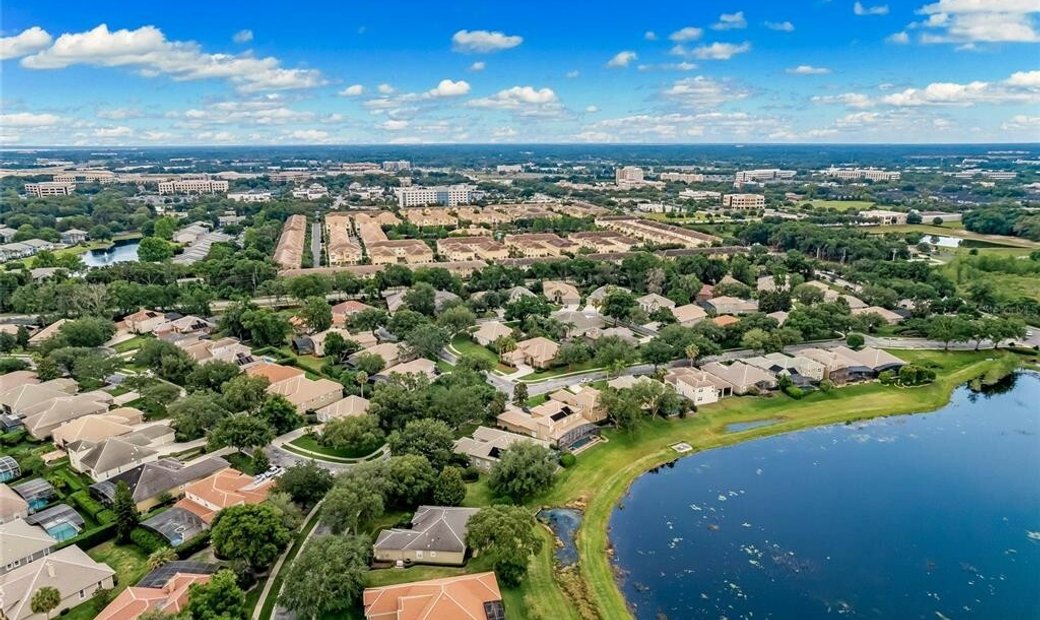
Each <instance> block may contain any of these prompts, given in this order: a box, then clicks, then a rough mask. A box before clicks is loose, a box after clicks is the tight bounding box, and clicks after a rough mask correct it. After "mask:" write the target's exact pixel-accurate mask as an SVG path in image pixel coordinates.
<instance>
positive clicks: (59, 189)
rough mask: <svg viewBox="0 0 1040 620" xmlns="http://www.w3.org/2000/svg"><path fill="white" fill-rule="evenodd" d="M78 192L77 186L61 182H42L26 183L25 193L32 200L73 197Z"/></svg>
mask: <svg viewBox="0 0 1040 620" xmlns="http://www.w3.org/2000/svg"><path fill="white" fill-rule="evenodd" d="M75 191H76V184H75V183H69V182H60V181H41V182H39V183H26V184H25V193H26V195H28V196H29V197H30V198H44V197H46V196H71V195H72V194H73V192H75Z"/></svg>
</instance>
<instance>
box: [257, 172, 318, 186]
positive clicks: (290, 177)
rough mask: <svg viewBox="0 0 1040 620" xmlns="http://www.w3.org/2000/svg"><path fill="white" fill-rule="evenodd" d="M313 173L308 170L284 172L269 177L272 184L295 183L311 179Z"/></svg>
mask: <svg viewBox="0 0 1040 620" xmlns="http://www.w3.org/2000/svg"><path fill="white" fill-rule="evenodd" d="M311 176H312V173H310V172H308V171H306V170H282V171H280V172H272V173H270V174H268V175H267V177H268V178H269V179H271V182H272V183H295V182H297V181H304V180H306V179H309V178H311Z"/></svg>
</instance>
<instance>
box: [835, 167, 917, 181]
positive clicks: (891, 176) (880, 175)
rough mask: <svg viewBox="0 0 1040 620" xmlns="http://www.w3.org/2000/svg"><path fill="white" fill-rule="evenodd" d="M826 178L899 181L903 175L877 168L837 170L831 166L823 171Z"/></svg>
mask: <svg viewBox="0 0 1040 620" xmlns="http://www.w3.org/2000/svg"><path fill="white" fill-rule="evenodd" d="M823 174H824V175H825V176H829V177H832V178H835V179H844V180H846V181H853V180H858V179H866V180H868V181H898V180H899V177H900V176H902V175H901V173H899V172H895V171H889V170H879V169H877V168H836V167H834V166H831V167H830V168H827V169H826V170H824V171H823Z"/></svg>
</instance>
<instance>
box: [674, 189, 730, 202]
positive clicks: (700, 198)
mask: <svg viewBox="0 0 1040 620" xmlns="http://www.w3.org/2000/svg"><path fill="white" fill-rule="evenodd" d="M721 197H722V192H711V191H705V190H697V189H684V190H683V191H681V192H679V198H686V199H688V200H696V201H697V202H715V201H716V200H718V199H720V198H721Z"/></svg>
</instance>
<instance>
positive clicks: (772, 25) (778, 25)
mask: <svg viewBox="0 0 1040 620" xmlns="http://www.w3.org/2000/svg"><path fill="white" fill-rule="evenodd" d="M766 28H769V29H770V30H779V31H780V32H794V24H792V23H791V22H766Z"/></svg>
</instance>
